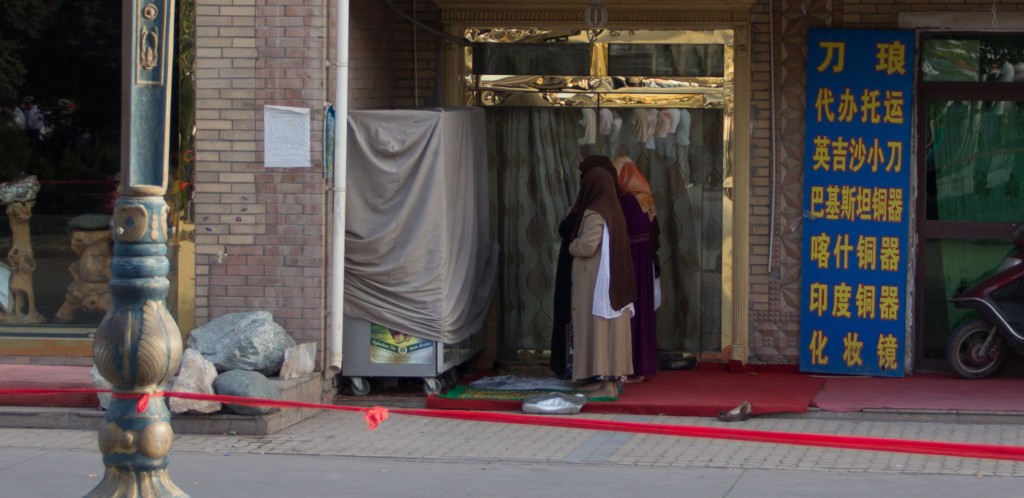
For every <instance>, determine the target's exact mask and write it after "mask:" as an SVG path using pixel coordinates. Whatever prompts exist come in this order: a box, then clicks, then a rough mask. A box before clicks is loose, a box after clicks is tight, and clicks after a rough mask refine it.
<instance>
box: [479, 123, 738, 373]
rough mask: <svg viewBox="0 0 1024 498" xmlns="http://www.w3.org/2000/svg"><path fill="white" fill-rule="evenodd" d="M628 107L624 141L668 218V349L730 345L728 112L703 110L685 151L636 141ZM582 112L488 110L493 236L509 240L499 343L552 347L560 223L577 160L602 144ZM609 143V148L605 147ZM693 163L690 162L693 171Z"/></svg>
mask: <svg viewBox="0 0 1024 498" xmlns="http://www.w3.org/2000/svg"><path fill="white" fill-rule="evenodd" d="M635 112H643V109H622V110H621V113H622V116H623V121H624V122H625V124H624V126H623V127H622V134H621V135H620V138H621V145H623V146H624V147H625V148H626V149H627V153H628V155H629V156H630V157H631V158H632V159H633V160H634V162H635V163H636V164H637V166H639V167H640V169H641V171H642V172H643V173H644V174H645V176H647V178H648V180H649V182H650V184H651V189H652V191H653V194H654V197H655V199H656V202H657V208H658V218H659V223H660V225H661V230H662V232H661V238H660V241H661V251H660V253H659V256H660V259H661V262H662V277H661V286H662V295H663V303H664V304H663V306H662V307H661V308H660V309H659V310H658V314H657V320H658V322H657V327H658V346H659V348H660V349H666V350H676V351H688V352H698V351H700V350H702V349H703V350H712V351H717V350H719V349H720V348H721V320H722V317H721V280H722V263H721V258H722V193H723V191H722V167H721V165H722V143H723V119H722V116H723V114H722V112H721V111H720V110H694V111H693V113H692V114H693V125H692V126H693V130H694V131H693V133H692V134H691V136H692V140H691V143H690V145H689V150H688V151H687V152H685V153H686V155H687V156H688V157H687V158H686V159H682V160H681V159H680V158H679V157H677V156H678V154H675V153H674V152H675V150H676V149H675V147H674V145H673V148H672V150H673V152H671V153H668V154H663V153H656V152H655V149H651V148H648V147H647V144H646V143H644V142H640V141H639V140H637V139H636V137H635V136H634V134H633V130H631V128H630V126H628V123H629V122H630V119H631V118H632V113H635ZM581 116H582V111H581V110H580V109H571V108H570V109H566V108H554V107H537V108H518V107H514V108H513V107H505V108H501V107H495V108H488V109H487V132H488V148H489V151H488V163H489V164H488V168H489V176H488V177H489V181H490V195H491V212H490V215H491V220H492V222H491V226H492V230H494V232H495V233H493V234H492V236H493V238H494V239H495V240H497V241H498V243H499V244H500V246H501V259H500V261H499V270H498V272H499V282H498V289H499V292H498V299H499V302H498V321H499V330H500V331H501V332H500V339H499V341H500V342H499V344H500V346H499V349H500V351H501V352H503V353H511V352H514V351H517V350H519V349H548V348H549V347H550V343H551V342H550V341H551V323H552V312H551V311H552V310H551V306H552V301H553V299H554V297H553V292H554V276H555V265H556V262H557V259H558V249H559V245H560V240H559V238H558V233H557V225H558V223H559V222H560V221H561V219H562V217H563V215H564V214H565V212H566V210H568V209H569V208H570V207H571V206H572V204H573V202H574V201H575V199H576V194H577V192H578V190H579V173H578V170H577V165H578V164H579V162H580V161H581V160H582V159H583V157H584V156H585V155H587V154H591V153H593V152H594V151H595V150H597V149H598V148H601V149H602V150H605V149H604V148H602V147H601V144H595V146H594V148H591V147H590V146H589V145H581V141H582V140H581V139H582V138H583V135H584V130H583V127H582V126H581V124H580V123H581ZM603 153H607V151H606V150H605V152H603ZM684 169H686V170H688V171H685V172H684Z"/></svg>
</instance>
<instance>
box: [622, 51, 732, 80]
mask: <svg viewBox="0 0 1024 498" xmlns="http://www.w3.org/2000/svg"><path fill="white" fill-rule="evenodd" d="M724 68H725V46H723V45H696V44H639V43H613V44H611V45H609V47H608V74H609V75H611V76H664V77H721V76H722V74H723V73H724Z"/></svg>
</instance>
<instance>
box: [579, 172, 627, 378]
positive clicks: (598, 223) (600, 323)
mask: <svg viewBox="0 0 1024 498" xmlns="http://www.w3.org/2000/svg"><path fill="white" fill-rule="evenodd" d="M580 173H581V175H582V177H581V179H580V194H579V197H577V199H576V204H575V206H574V207H573V211H574V212H576V213H582V217H581V220H580V223H579V225H578V226H577V228H576V230H574V235H573V240H572V242H571V243H570V244H569V253H570V254H572V256H573V264H572V323H573V369H572V379H573V380H574V381H577V382H579V381H598V382H600V385H599V386H598V387H597V388H596V389H595V390H593V391H591V392H590V393H589V394H588V396H589V397H592V398H596V397H607V398H615V397H617V396H618V387H617V383H618V381H620V380H622V379H624V378H625V377H627V376H629V375H631V374H632V373H633V353H632V333H631V329H630V318H631V317H632V314H633V309H632V303H633V301H635V300H636V285H635V283H634V280H633V262H632V255H631V252H630V246H629V233H628V232H627V229H626V220H625V218H624V217H623V215H622V207H621V206H620V204H619V198H618V189H617V180H616V172H615V167H614V166H613V165H612V162H611V160H610V159H608V158H607V157H606V156H590V157H587V158H586V159H584V160H583V162H582V163H580ZM602 259H604V265H602Z"/></svg>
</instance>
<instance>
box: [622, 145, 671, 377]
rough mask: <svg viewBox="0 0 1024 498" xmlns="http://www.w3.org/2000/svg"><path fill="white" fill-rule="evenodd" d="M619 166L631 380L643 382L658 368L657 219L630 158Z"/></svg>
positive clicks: (644, 182)
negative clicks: (629, 279) (629, 285)
mask: <svg viewBox="0 0 1024 498" xmlns="http://www.w3.org/2000/svg"><path fill="white" fill-rule="evenodd" d="M613 164H615V167H616V169H618V170H619V175H618V180H619V188H620V189H621V190H622V192H623V195H622V197H620V201H621V203H622V214H623V215H624V216H625V218H626V228H627V230H628V231H629V245H630V252H631V253H632V256H633V274H634V277H635V281H636V293H637V300H636V302H634V303H633V306H634V310H635V313H634V315H633V318H632V320H631V323H630V325H631V328H632V336H633V376H631V377H630V378H629V381H630V382H642V381H643V380H644V379H645V378H646V377H650V376H652V375H654V374H655V373H656V372H657V369H658V333H657V328H656V325H657V323H656V320H655V315H654V313H655V308H654V279H655V277H656V276H657V275H656V273H657V272H658V267H659V265H658V261H657V259H658V257H657V249H658V242H657V238H658V233H659V231H660V230H659V229H658V221H657V218H656V214H657V212H656V208H655V206H654V197H653V196H652V195H651V187H650V185H649V184H648V183H647V180H646V179H645V178H644V177H643V175H642V174H641V173H640V169H639V168H637V166H636V164H634V163H633V161H631V160H629V158H628V157H625V156H620V157H617V158H616V159H615V161H613Z"/></svg>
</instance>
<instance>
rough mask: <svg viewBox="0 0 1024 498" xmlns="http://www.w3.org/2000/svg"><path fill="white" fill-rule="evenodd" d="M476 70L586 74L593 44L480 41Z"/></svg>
mask: <svg viewBox="0 0 1024 498" xmlns="http://www.w3.org/2000/svg"><path fill="white" fill-rule="evenodd" d="M473 72H474V73H476V74H499V75H512V74H529V75H532V74H537V75H553V76H587V75H589V74H590V45H589V44H584V43H481V44H478V45H476V46H474V47H473Z"/></svg>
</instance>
